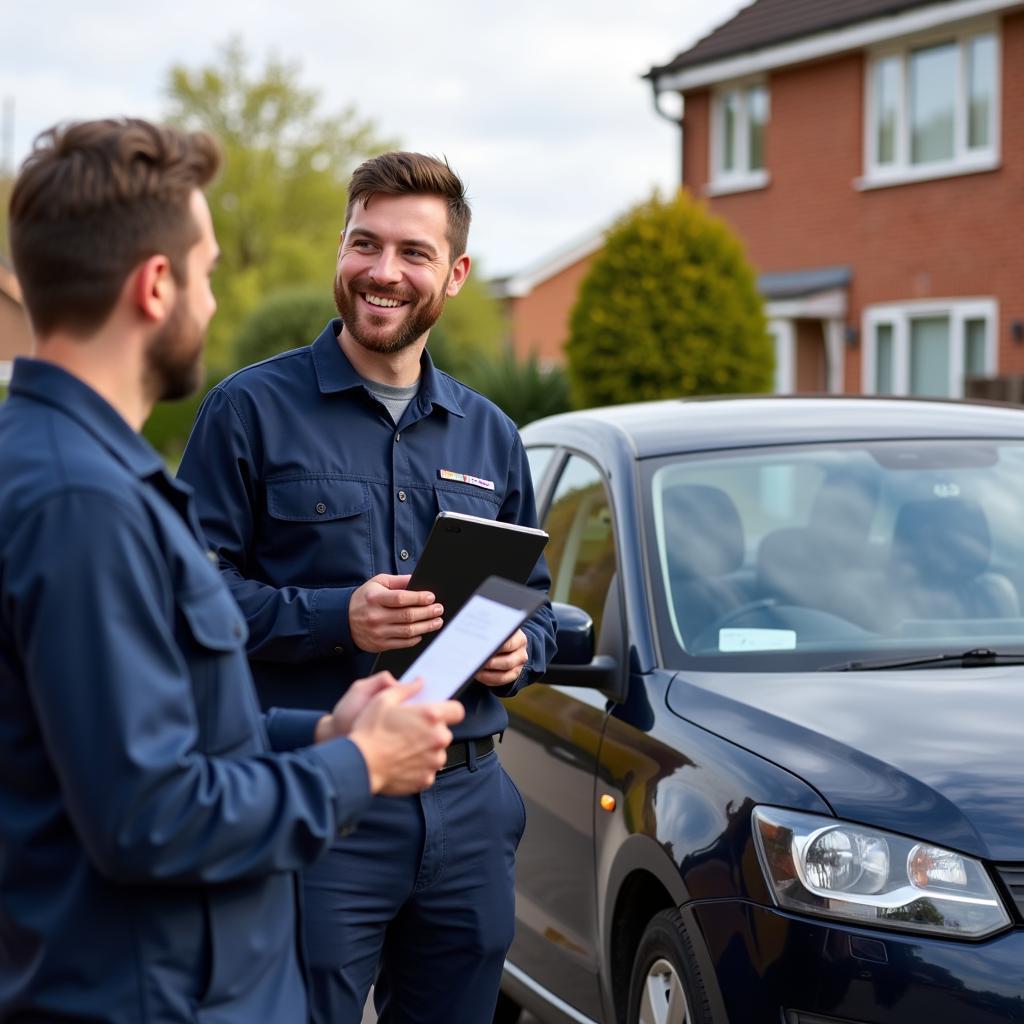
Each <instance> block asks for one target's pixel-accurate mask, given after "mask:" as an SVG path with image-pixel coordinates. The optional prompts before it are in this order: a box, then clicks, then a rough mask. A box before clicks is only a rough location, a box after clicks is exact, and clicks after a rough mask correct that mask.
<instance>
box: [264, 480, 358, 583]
mask: <svg viewBox="0 0 1024 1024" xmlns="http://www.w3.org/2000/svg"><path fill="white" fill-rule="evenodd" d="M372 526H373V523H372V517H371V511H370V489H369V487H368V486H367V485H366V483H365V482H363V481H362V480H345V479H339V478H337V477H330V476H308V477H288V478H286V479H279V480H268V481H267V528H266V536H265V543H266V547H267V555H268V560H269V561H270V562H271V563H273V564H274V566H275V567H276V575H280V576H281V577H282V581H283V582H284V583H292V584H296V585H298V586H327V587H330V586H346V585H349V586H358V585H359V584H361V583H364V582H365V581H366V580H368V579H369V578H370V577H371V576H373V575H374V572H375V569H374V559H373V546H374V545H373V533H372Z"/></svg>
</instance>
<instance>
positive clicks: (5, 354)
mask: <svg viewBox="0 0 1024 1024" xmlns="http://www.w3.org/2000/svg"><path fill="white" fill-rule="evenodd" d="M31 348H32V334H31V332H30V331H29V326H28V320H27V319H26V317H25V313H24V311H23V310H22V307H21V305H20V303H17V302H15V301H14V300H13V299H12V298H11V297H10V296H9V295H7V294H6V293H4V292H2V291H0V363H5V362H8V361H10V360H11V359H13V358H14V357H15V356H27V355H28V354H29V352H30V350H31Z"/></svg>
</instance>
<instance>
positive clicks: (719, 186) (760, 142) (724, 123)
mask: <svg viewBox="0 0 1024 1024" xmlns="http://www.w3.org/2000/svg"><path fill="white" fill-rule="evenodd" d="M768 108H769V103H768V87H767V86H766V85H765V84H764V83H763V82H747V83H745V84H741V85H731V86H728V87H726V88H724V89H721V90H719V91H718V92H717V93H716V94H715V96H714V99H713V101H712V124H711V185H710V191H711V192H712V193H713V194H721V193H724V192H739V191H742V190H744V189H749V188H763V187H764V186H765V185H767V184H768V172H767V171H766V169H765V162H764V147H765V132H766V129H767V125H768V114H769V109H768Z"/></svg>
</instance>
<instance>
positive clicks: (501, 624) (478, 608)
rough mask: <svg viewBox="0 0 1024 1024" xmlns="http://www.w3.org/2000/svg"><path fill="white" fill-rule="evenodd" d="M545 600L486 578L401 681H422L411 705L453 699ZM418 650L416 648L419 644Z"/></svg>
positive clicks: (526, 589) (528, 590) (520, 587)
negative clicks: (420, 687) (419, 679)
mask: <svg viewBox="0 0 1024 1024" xmlns="http://www.w3.org/2000/svg"><path fill="white" fill-rule="evenodd" d="M546 600H547V597H546V595H544V594H542V593H540V591H537V590H534V589H533V587H525V586H523V585H522V584H521V583H512V582H511V581H509V580H505V579H502V578H501V577H500V576H490V577H488V578H487V579H486V580H484V582H483V583H482V584H481V585H480V586H479V587H477V588H476V590H474V591H473V593H472V594H470V596H469V598H468V599H467V600H466V602H465V603H464V604H463V606H462V607H461V608H460V609H459V610H458V611H457V612H456V613H455V615H453V616H452V617H451V618H450V619H449V620H448V621H447V622H445V624H444V626H443V627H442V628H441V629H440V630H439V631H438V632H437V633H436V634H435V637H436V640H435V642H434V643H433V644H431V645H430V647H428V648H427V650H425V651H422V652H421V653H420V654H419V656H418V657H417V658H416V659H415V660H414V661H413V663H412V664H411V665H410V666H409V667H408V668H407V669H406V670H405V672H404V673H403V675H402V676H401V679H400V682H403V683H409V682H412V681H413V680H414V679H418V678H422V679H423V689H422V690H420V692H419V693H418V694H416V696H415V697H411V698H410V699H409V703H411V704H422V703H425V702H428V701H437V700H448V699H449V698H451V697H457V696H458V695H459V694H460V693H461V692H462V691H463V690H464V689H465V688H466V686H467V685H469V683H470V682H472V680H473V676H475V675H476V673H477V672H478V671H479V670H480V669H481V668H482V667H483V666H484V665H485V664H486V663H487V661H488V659H489V658H490V657H491V655H492V654H494V652H495V651H496V650H497V649H498V648H499V647H500V646H501V645H502V644H503V643H504V642H505V641H506V640H507V639H508V638H509V637H510V636H511V635H512V634H513V633H514V632H515V631H516V630H517V629H518V628H519V627H520V626H521V625H522V624H523V623H524V622H525V621H526V620H527V619H528V618H529V617H530V616H531V615H532V614H533V613H534V612H535V611H536V610H537V609H538V608H539V607H540V606H541V605H542V604H543V603H544V602H545V601H546ZM417 649H418V648H417Z"/></svg>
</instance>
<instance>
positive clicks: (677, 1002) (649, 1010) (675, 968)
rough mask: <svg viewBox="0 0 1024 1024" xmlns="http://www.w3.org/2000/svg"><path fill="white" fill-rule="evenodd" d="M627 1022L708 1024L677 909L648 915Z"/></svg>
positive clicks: (703, 997)
mask: <svg viewBox="0 0 1024 1024" xmlns="http://www.w3.org/2000/svg"><path fill="white" fill-rule="evenodd" d="M627 1020H628V1024H711V1011H710V1009H709V1007H708V1000H707V995H706V993H705V990H704V985H703V983H702V982H701V978H700V971H699V970H698V968H697V963H696V960H695V958H694V955H693V944H692V943H691V942H690V937H689V936H688V935H687V934H686V928H685V927H684V925H683V921H682V918H681V917H680V916H679V911H678V910H675V909H674V908H673V909H671V910H663V911H661V913H659V914H655V916H654V917H653V918H651V923H650V924H649V925H648V926H647V929H646V931H644V934H643V938H641V940H640V945H639V946H638V947H637V952H636V959H635V960H634V961H633V973H632V976H631V978H630V982H629V1009H628V1016H627Z"/></svg>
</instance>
